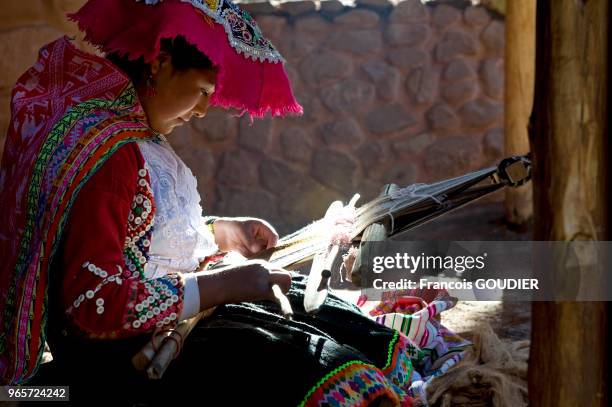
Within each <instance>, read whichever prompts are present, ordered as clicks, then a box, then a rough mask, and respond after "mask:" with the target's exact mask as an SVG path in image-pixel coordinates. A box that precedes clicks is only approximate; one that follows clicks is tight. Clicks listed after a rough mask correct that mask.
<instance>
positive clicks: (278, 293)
mask: <svg viewBox="0 0 612 407" xmlns="http://www.w3.org/2000/svg"><path fill="white" fill-rule="evenodd" d="M272 293H274V298H275V299H276V302H277V303H278V305H279V306H280V307H281V310H282V311H283V316H284V317H285V318H287V319H289V320H290V319H293V308H291V303H290V302H289V299H288V298H287V296H286V295H285V294H283V291H282V290H281V288H280V287H279V286H278V284H272Z"/></svg>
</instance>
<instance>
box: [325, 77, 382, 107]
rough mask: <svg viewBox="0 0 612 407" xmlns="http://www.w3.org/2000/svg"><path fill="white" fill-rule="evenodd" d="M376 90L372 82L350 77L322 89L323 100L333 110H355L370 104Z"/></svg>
mask: <svg viewBox="0 0 612 407" xmlns="http://www.w3.org/2000/svg"><path fill="white" fill-rule="evenodd" d="M375 92H376V90H375V88H374V85H372V84H371V83H368V82H364V81H362V80H359V79H355V78H350V79H345V80H343V81H341V82H338V83H336V84H334V85H331V86H328V87H325V88H323V89H321V100H322V101H323V104H324V105H325V106H327V108H328V109H330V110H331V111H332V112H335V113H338V112H355V111H356V110H359V109H361V108H363V107H364V106H367V105H370V104H371V103H372V102H373V101H374V96H375Z"/></svg>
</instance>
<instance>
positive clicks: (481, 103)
mask: <svg viewBox="0 0 612 407" xmlns="http://www.w3.org/2000/svg"><path fill="white" fill-rule="evenodd" d="M503 113H504V108H503V105H502V104H500V103H497V102H493V101H491V100H489V99H485V98H479V99H476V100H472V101H470V102H468V103H466V104H465V105H463V107H461V109H460V110H459V115H460V116H461V119H462V121H463V123H464V124H466V125H468V126H471V127H485V126H489V125H491V124H493V123H495V122H496V121H501V120H503Z"/></svg>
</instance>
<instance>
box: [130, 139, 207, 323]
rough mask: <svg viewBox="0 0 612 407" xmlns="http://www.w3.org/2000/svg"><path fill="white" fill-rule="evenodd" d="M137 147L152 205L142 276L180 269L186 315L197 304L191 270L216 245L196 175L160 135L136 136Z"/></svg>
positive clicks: (158, 274) (157, 275)
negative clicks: (154, 137) (151, 138)
mask: <svg viewBox="0 0 612 407" xmlns="http://www.w3.org/2000/svg"><path fill="white" fill-rule="evenodd" d="M139 147H140V151H141V153H142V155H143V157H144V160H145V166H146V169H147V171H148V172H149V177H150V181H151V188H152V189H153V197H154V199H155V205H156V213H155V223H154V227H153V233H152V236H151V246H150V247H149V261H148V262H147V264H146V265H145V269H144V272H145V276H146V277H147V278H159V277H162V276H164V275H166V274H167V273H169V272H177V271H178V272H182V273H185V299H184V306H183V312H182V314H181V319H185V318H189V317H191V316H193V315H195V314H196V313H197V312H198V310H199V305H200V295H199V290H198V286H197V281H196V278H195V275H193V274H192V273H191V272H192V271H195V270H196V269H197V267H198V265H199V264H200V261H202V260H203V259H204V257H206V256H210V255H212V254H214V253H215V252H217V250H218V248H217V245H216V244H215V240H214V236H213V235H212V234H211V233H210V231H209V230H208V228H207V227H206V225H205V223H204V218H203V217H202V207H201V206H200V195H199V193H198V190H197V181H196V178H195V177H194V175H193V173H192V172H191V170H190V169H189V167H187V165H186V164H185V163H184V162H183V160H181V158H180V157H179V156H178V155H177V154H176V152H175V151H174V150H173V149H172V147H171V146H170V144H169V143H168V141H167V140H166V139H165V138H164V137H161V139H160V141H159V142H154V141H142V142H139Z"/></svg>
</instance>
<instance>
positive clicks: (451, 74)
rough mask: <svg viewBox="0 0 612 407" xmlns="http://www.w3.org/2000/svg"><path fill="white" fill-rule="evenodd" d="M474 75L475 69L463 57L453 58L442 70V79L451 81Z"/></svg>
mask: <svg viewBox="0 0 612 407" xmlns="http://www.w3.org/2000/svg"><path fill="white" fill-rule="evenodd" d="M475 77H476V71H475V70H474V68H473V67H472V64H471V63H470V62H468V61H467V60H466V59H465V58H457V59H453V60H452V61H450V62H449V64H448V65H447V66H446V70H445V71H444V79H446V80H451V81H457V80H460V79H466V78H475Z"/></svg>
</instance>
